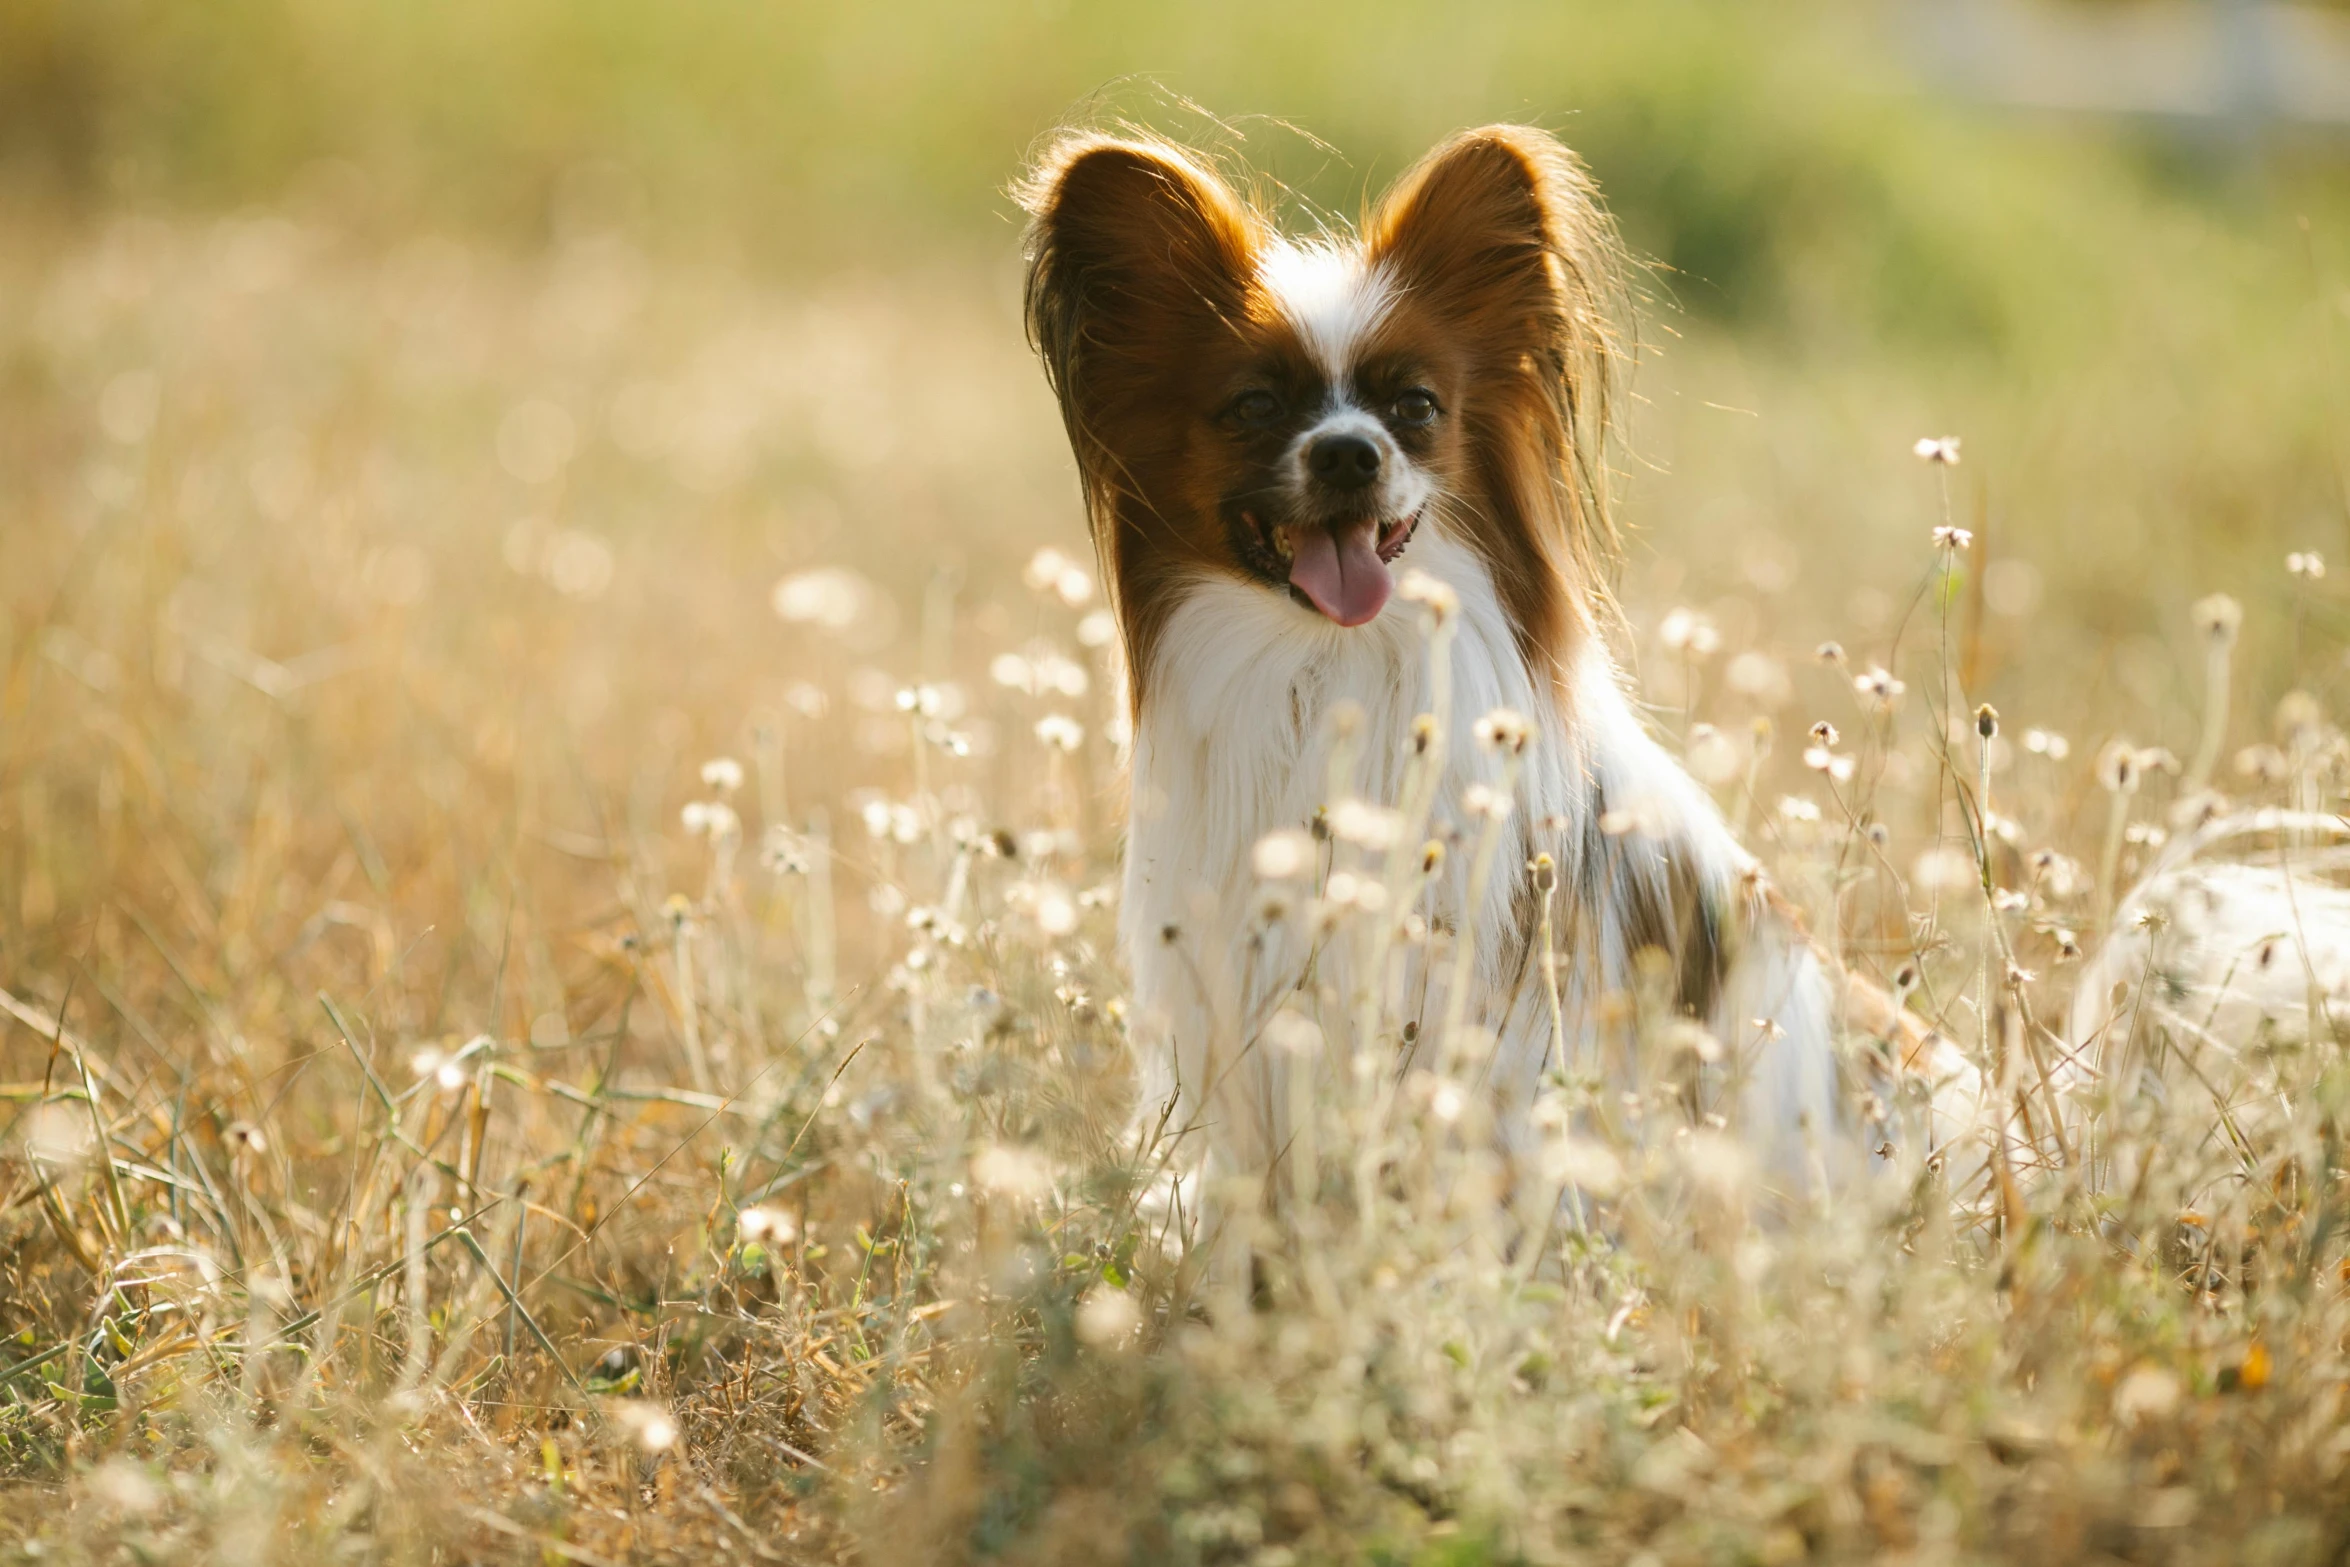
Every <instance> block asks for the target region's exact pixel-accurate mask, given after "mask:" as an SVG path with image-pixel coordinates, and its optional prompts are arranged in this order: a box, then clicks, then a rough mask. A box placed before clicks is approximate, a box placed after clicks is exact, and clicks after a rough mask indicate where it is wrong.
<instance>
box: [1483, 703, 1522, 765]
mask: <svg viewBox="0 0 2350 1567" xmlns="http://www.w3.org/2000/svg"><path fill="white" fill-rule="evenodd" d="M1472 732H1473V733H1474V734H1475V735H1476V736H1477V743H1478V744H1479V745H1481V746H1483V747H1484V748H1485V749H1486V750H1488V751H1500V752H1504V753H1506V754H1508V755H1511V756H1516V755H1518V754H1519V753H1520V752H1522V751H1524V750H1525V749H1526V737H1527V735H1528V733H1529V730H1528V727H1527V724H1526V719H1525V715H1524V714H1522V713H1520V712H1518V711H1517V710H1516V709H1515V708H1509V707H1497V708H1494V709H1493V710H1492V711H1491V712H1489V713H1487V714H1486V715H1485V716H1484V717H1483V718H1480V719H1478V720H1477V723H1476V727H1475V729H1474V730H1473V731H1472Z"/></svg>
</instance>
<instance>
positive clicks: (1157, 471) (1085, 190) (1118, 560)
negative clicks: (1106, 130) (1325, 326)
mask: <svg viewBox="0 0 2350 1567" xmlns="http://www.w3.org/2000/svg"><path fill="white" fill-rule="evenodd" d="M1020 198H1021V202H1022V205H1024V206H1025V207H1026V208H1027V209H1028V212H1029V214H1030V218H1031V222H1030V225H1029V231H1028V282H1027V314H1028V335H1029V338H1030V340H1031V341H1032V342H1033V343H1034V344H1035V345H1036V348H1037V351H1038V353H1039V354H1040V355H1041V356H1042V357H1043V359H1044V366H1045V375H1046V377H1047V379H1048V380H1049V381H1050V382H1051V383H1052V387H1053V391H1054V393H1055V394H1056V395H1057V396H1058V397H1059V399H1060V404H1061V417H1062V420H1063V422H1064V423H1065V424H1066V425H1067V426H1068V430H1069V443H1070V446H1071V448H1072V449H1073V450H1074V452H1075V454H1076V457H1077V466H1078V469H1079V472H1080V474H1081V475H1082V477H1083V480H1084V485H1085V500H1086V511H1087V514H1088V516H1089V517H1090V518H1091V520H1092V523H1093V531H1094V542H1095V547H1096V549H1097V551H1098V552H1099V553H1100V555H1101V557H1102V567H1103V574H1104V576H1105V577H1106V578H1107V579H1108V582H1109V586H1110V591H1111V593H1112V594H1113V595H1115V597H1116V599H1117V601H1118V609H1119V612H1120V619H1121V623H1122V624H1123V625H1124V627H1125V630H1126V633H1127V637H1128V641H1129V646H1128V649H1127V652H1128V656H1129V659H1130V660H1131V665H1130V669H1129V685H1130V689H1131V690H1133V691H1134V692H1136V693H1137V694H1138V692H1139V682H1140V681H1141V679H1142V678H1143V676H1144V674H1145V672H1146V671H1145V665H1146V664H1147V650H1148V648H1149V646H1150V644H1151V642H1152V640H1153V635H1154V633H1155V631H1156V625H1155V624H1154V618H1155V617H1156V616H1158V615H1161V614H1163V613H1164V610H1165V607H1166V605H1167V602H1168V595H1166V594H1164V593H1160V592H1156V591H1154V589H1155V588H1156V587H1157V586H1158V584H1157V583H1156V582H1155V581H1153V580H1148V579H1150V578H1153V577H1155V576H1157V575H1160V574H1164V573H1168V572H1171V571H1173V570H1176V569H1179V568H1180V565H1181V563H1182V561H1183V558H1184V555H1185V545H1184V542H1183V540H1182V539H1180V538H1179V537H1176V536H1175V530H1173V529H1171V528H1170V527H1169V526H1168V525H1167V521H1166V519H1164V518H1160V517H1158V516H1156V514H1155V513H1153V512H1152V510H1151V501H1150V495H1151V494H1152V493H1156V491H1155V490H1154V484H1153V483H1146V482H1145V476H1146V475H1147V476H1148V478H1149V480H1151V481H1154V482H1155V483H1156V484H1158V485H1163V484H1164V482H1165V478H1164V476H1165V473H1166V472H1167V470H1169V469H1172V468H1175V467H1178V466H1179V464H1180V461H1181V454H1180V453H1179V452H1178V451H1175V450H1173V449H1164V450H1162V449H1160V447H1162V446H1164V445H1165V444H1166V443H1167V442H1168V441H1169V440H1171V439H1172V438H1173V432H1171V431H1169V429H1168V428H1167V421H1166V420H1164V419H1163V418H1156V417H1154V414H1156V413H1157V411H1159V410H1161V409H1163V408H1164V407H1166V406H1168V404H1169V402H1170V392H1171V390H1172V389H1173V388H1175V387H1177V386H1179V385H1180V384H1181V383H1182V378H1183V377H1185V376H1186V375H1189V374H1192V373H1194V372H1195V367H1197V366H1198V365H1199V364H1200V363H1201V361H1202V360H1203V359H1204V358H1205V357H1207V355H1206V352H1205V351H1206V350H1207V349H1209V348H1210V347H1211V346H1213V345H1214V344H1215V343H1218V342H1221V341H1226V340H1229V339H1230V338H1231V337H1232V335H1233V334H1234V333H1235V332H1236V331H1237V330H1238V328H1239V326H1240V324H1241V323H1242V322H1244V321H1245V320H1246V319H1247V317H1248V315H1249V313H1250V310H1251V285H1252V279H1253V277H1254V274H1255V268H1256V258H1257V255H1258V252H1259V250H1260V249H1261V248H1262V246H1263V244H1264V242H1265V230H1264V226H1263V224H1262V222H1261V221H1260V220H1259V219H1258V218H1257V217H1256V215H1255V214H1254V213H1253V212H1251V211H1250V209H1249V208H1248V207H1247V206H1246V205H1245V204H1244V203H1243V202H1242V201H1241V200H1240V198H1239V197H1237V196H1236V195H1234V194H1233V192H1232V190H1231V188H1230V187H1229V186H1227V185H1226V184H1225V183H1224V182H1223V181H1222V180H1220V179H1218V178H1217V177H1216V175H1215V174H1214V173H1213V172H1211V171H1210V170H1209V169H1207V168H1206V167H1205V166H1203V165H1202V164H1200V163H1199V162H1197V161H1196V160H1194V159H1193V158H1192V157H1190V156H1189V155H1188V154H1186V153H1184V152H1182V151H1181V150H1179V149H1177V148H1175V147H1171V146H1168V145H1166V144H1164V143H1161V142H1153V141H1142V140H1131V139H1121V138H1115V137H1108V136H1100V135H1093V134H1079V135H1074V136H1070V137H1067V138H1064V139H1063V140H1062V141H1060V142H1059V143H1057V144H1055V145H1054V147H1053V148H1052V149H1051V150H1050V151H1049V152H1048V153H1047V154H1046V155H1045V156H1044V158H1043V159H1042V160H1041V161H1040V162H1039V163H1038V165H1037V168H1036V171H1035V173H1034V174H1033V175H1031V176H1030V178H1029V180H1028V181H1027V183H1026V184H1025V186H1024V187H1023V188H1022V189H1021V191H1020ZM1138 546H1139V547H1138Z"/></svg>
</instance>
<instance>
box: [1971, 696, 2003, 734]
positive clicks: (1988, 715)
mask: <svg viewBox="0 0 2350 1567" xmlns="http://www.w3.org/2000/svg"><path fill="white" fill-rule="evenodd" d="M1975 733H1976V735H1977V736H1979V737H1980V738H1982V739H1985V740H1988V739H1991V738H1992V737H1993V736H1995V735H1997V734H1998V733H1999V709H1997V708H1995V707H1993V706H1992V705H1991V704H1990V703H1988V702H1985V703H1984V704H1983V705H1982V706H1981V707H1978V708H1976V709H1975Z"/></svg>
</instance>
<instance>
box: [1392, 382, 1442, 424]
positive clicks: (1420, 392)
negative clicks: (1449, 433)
mask: <svg viewBox="0 0 2350 1567" xmlns="http://www.w3.org/2000/svg"><path fill="white" fill-rule="evenodd" d="M1395 418H1396V422H1397V423H1399V424H1412V425H1421V424H1434V423H1435V422H1436V394H1435V393H1433V392H1431V391H1428V390H1427V389H1426V388H1425V387H1418V386H1415V387H1413V388H1412V389H1411V390H1410V391H1408V392H1406V393H1404V394H1403V395H1402V396H1401V397H1398V398H1397V399H1396V400H1395Z"/></svg>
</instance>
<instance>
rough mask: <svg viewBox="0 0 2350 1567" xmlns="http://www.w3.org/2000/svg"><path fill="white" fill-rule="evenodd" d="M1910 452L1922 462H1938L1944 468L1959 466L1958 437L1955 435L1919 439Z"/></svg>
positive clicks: (1930, 436)
mask: <svg viewBox="0 0 2350 1567" xmlns="http://www.w3.org/2000/svg"><path fill="white" fill-rule="evenodd" d="M1910 452H1911V454H1912V455H1914V456H1915V457H1916V458H1917V459H1918V460H1919V461H1920V462H1938V463H1941V464H1942V465H1943V466H1944V467H1949V468H1955V467H1957V466H1958V437H1957V436H1955V435H1927V436H1921V437H1919V438H1918V442H1917V444H1916V445H1914V446H1912V447H1911V448H1910Z"/></svg>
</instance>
